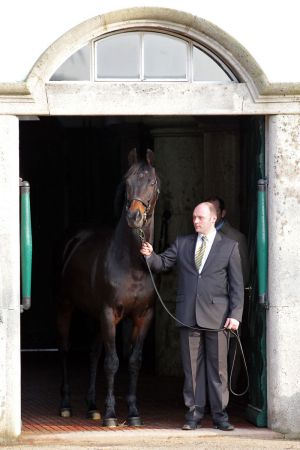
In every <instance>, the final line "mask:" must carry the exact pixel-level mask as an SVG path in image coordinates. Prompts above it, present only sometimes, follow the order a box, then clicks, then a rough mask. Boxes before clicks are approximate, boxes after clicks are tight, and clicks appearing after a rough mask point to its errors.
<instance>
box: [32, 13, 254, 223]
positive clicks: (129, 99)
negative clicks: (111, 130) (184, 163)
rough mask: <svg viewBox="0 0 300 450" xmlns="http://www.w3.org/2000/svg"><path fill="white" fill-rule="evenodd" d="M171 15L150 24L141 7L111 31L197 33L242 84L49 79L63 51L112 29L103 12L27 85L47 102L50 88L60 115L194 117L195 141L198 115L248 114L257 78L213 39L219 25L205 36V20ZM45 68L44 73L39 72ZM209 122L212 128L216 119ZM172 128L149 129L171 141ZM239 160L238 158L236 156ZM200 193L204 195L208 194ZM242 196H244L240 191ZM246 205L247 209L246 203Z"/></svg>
mask: <svg viewBox="0 0 300 450" xmlns="http://www.w3.org/2000/svg"><path fill="white" fill-rule="evenodd" d="M122 14H123V13H120V17H122ZM149 14H150V11H149ZM152 14H153V13H152ZM150 15H151V14H150ZM146 16H147V14H146ZM127 18H128V16H127ZM167 18H168V19H170V16H169V15H167V13H166V11H165V10H159V11H156V12H155V13H154V14H153V15H152V19H151V25H150V26H149V22H148V21H149V20H150V19H149V16H147V17H145V15H143V12H142V11H140V10H139V11H136V10H134V11H133V19H132V20H131V21H130V22H127V20H126V21H124V22H121V23H120V22H118V23H115V22H114V21H112V23H111V24H110V25H111V30H110V31H113V30H128V29H129V28H130V29H134V30H136V29H137V28H139V29H140V28H143V29H145V28H147V27H148V29H149V30H153V29H156V30H161V29H163V31H164V32H165V31H166V30H167V31H168V32H169V33H172V34H176V36H178V35H179V34H181V35H182V36H185V37H188V38H189V39H191V37H192V38H193V42H201V44H202V45H204V44H205V45H206V46H207V48H208V50H209V51H211V52H212V53H213V54H214V55H218V56H220V58H222V59H221V60H222V61H225V62H226V63H227V64H228V67H229V68H230V69H231V68H232V70H233V71H234V73H236V74H237V77H238V79H239V80H240V83H236V82H233V83H230V84H228V83H222V82H218V83H211V82H208V83H206V82H204V83H201V84H200V83H198V84H196V83H195V84H194V83H189V84H188V83H187V82H186V81H190V80H185V81H182V80H181V81H179V82H177V83H174V82H172V81H169V82H167V83H166V82H161V80H160V82H158V83H155V84H154V82H153V81H149V80H147V81H146V83H138V82H134V83H131V84H130V90H129V91H128V85H126V84H124V82H116V81H108V82H104V81H103V80H102V82H101V80H100V82H98V83H96V82H95V81H94V80H93V81H92V82H90V81H89V82H88V83H85V82H80V83H79V84H78V83H72V82H70V80H69V81H68V82H51V81H48V80H49V78H50V76H51V75H52V74H53V72H54V69H56V68H57V65H58V64H57V62H58V61H59V60H60V62H61V63H63V62H64V60H65V59H66V58H65V57H63V55H65V56H70V53H72V51H71V50H70V48H72V45H74V49H76V50H78V49H79V48H81V47H82V45H81V44H82V43H83V42H84V43H85V44H86V42H87V41H89V40H90V38H91V37H92V39H95V38H96V37H97V36H102V35H104V33H107V23H106V20H105V27H104V26H103V24H102V21H103V20H104V18H103V17H101V18H99V20H96V19H94V20H92V21H90V25H91V27H90V29H88V28H89V27H88V24H87V23H86V24H84V25H83V26H79V27H78V29H77V32H78V39H77V40H76V39H75V40H73V43H74V44H72V45H70V46H69V47H68V51H67V53H68V54H66V50H65V48H66V47H63V44H64V42H65V40H67V39H69V37H70V35H71V34H70V35H69V33H67V35H68V36H67V35H65V36H64V37H63V38H62V39H61V40H59V41H57V43H56V45H54V46H53V47H52V48H51V50H49V51H47V52H46V53H45V54H44V55H43V57H42V58H41V60H40V61H39V64H37V65H36V66H35V67H34V69H33V70H32V72H31V74H30V75H29V77H28V86H29V88H32V92H34V93H35V94H36V97H37V98H39V100H40V103H41V106H43V101H44V94H45V93H46V97H47V99H48V103H47V109H48V111H49V113H50V115H51V116H55V117H62V116H66V115H67V116H69V115H72V116H74V115H75V116H80V117H89V118H90V117H91V115H92V116H93V117H94V116H100V115H101V117H106V118H107V117H108V118H111V117H113V118H115V117H116V116H120V115H121V116H122V118H123V117H131V116H132V115H133V114H136V115H137V117H146V118H148V117H149V116H154V119H156V120H157V121H161V122H160V123H162V121H163V120H165V119H166V118H167V115H168V114H172V115H173V116H177V117H178V119H179V121H182V120H183V118H184V119H185V118H187V119H188V120H189V119H192V120H193V121H194V118H196V120H195V121H194V125H193V127H192V128H193V129H192V135H193V141H194V140H195V139H194V137H195V136H196V141H197V139H198V140H199V136H197V135H199V134H201V133H199V131H198V130H197V132H196V131H195V128H197V127H198V126H199V125H200V128H201V126H202V125H203V122H205V120H203V121H202V122H201V120H200V121H199V120H197V119H199V117H202V116H203V115H205V116H208V115H209V116H210V115H216V114H226V115H233V114H234V115H236V114H238V115H241V114H243V115H244V114H245V109H244V108H245V105H248V106H249V105H252V96H253V95H254V94H255V88H254V83H253V81H252V79H251V76H250V75H249V74H248V73H247V71H246V70H245V67H243V66H242V64H241V62H240V61H238V59H235V58H234V57H232V55H231V56H229V52H228V49H227V48H226V45H224V46H223V45H221V44H220V43H219V42H218V41H217V40H214V39H212V36H211V34H214V35H215V37H216V36H217V35H218V33H219V30H214V32H213V33H211V32H210V33H209V34H208V35H205V34H204V31H205V24H204V23H202V22H201V21H198V23H193V25H194V26H193V27H191V28H190V29H189V30H188V31H185V32H184V31H183V28H182V27H183V24H184V23H185V21H187V22H189V21H191V17H188V15H183V16H182V18H181V19H180V21H179V20H178V16H177V14H176V12H174V18H176V20H178V22H172V21H171V23H170V22H169V21H167V20H166V19H167ZM106 19H108V21H109V19H110V16H109V15H108V16H107V18H106ZM111 19H112V18H111ZM196 22H197V21H196ZM185 25H186V24H185ZM87 29H88V31H87ZM74 34H75V35H76V30H75V33H74V30H73V31H72V37H74ZM223 38H227V40H226V39H224V42H225V43H226V44H227V45H228V43H229V41H230V39H229V38H228V37H226V36H223ZM231 47H232V45H231ZM56 50H58V51H56ZM51 55H52V58H51V57H50V59H49V56H51ZM46 61H47V63H46ZM43 71H44V72H43ZM41 73H42V77H40V75H41ZM257 78H259V77H257ZM41 80H42V83H41ZM174 98H176V99H180V101H176V102H174ZM246 110H247V107H246ZM162 117H163V118H162ZM224 122H225V121H222V119H220V121H219V126H220V127H221V128H222V127H224ZM137 123H138V122H137ZM206 126H207V127H208V129H209V127H211V124H210V125H206ZM168 127H169V124H168V123H167V122H165V123H164V126H161V127H160V131H159V132H157V127H154V126H152V128H151V130H150V132H152V134H153V138H154V139H157V140H158V141H159V140H161V139H162V137H161V131H162V130H161V129H163V133H162V134H163V135H164V139H166V137H167V138H168V140H169V142H170V137H171V136H172V134H174V125H173V124H172V126H171V128H172V127H173V131H172V132H171V135H170V131H168V130H167V128H168ZM225 128H226V127H225ZM233 128H234V126H233ZM177 129H178V126H177ZM206 131H207V129H206ZM219 131H220V130H219ZM164 133H165V134H164ZM177 133H178V131H177ZM181 133H182V136H183V137H186V135H189V132H187V133H186V130H185V131H184V130H181ZM175 134H176V131H175ZM190 137H191V136H189V138H190ZM189 142H190V141H189ZM238 148H239V149H240V148H241V147H240V146H239V147H238ZM234 159H235V158H234V157H233V158H232V160H234ZM235 163H236V165H235V169H234V170H235V172H236V173H237V172H238V165H237V161H235ZM232 193H233V191H231V194H228V199H232V198H233V197H232ZM196 195H198V196H199V195H203V193H198V194H196ZM238 196H240V192H239V195H238ZM232 204H233V205H236V204H237V201H236V199H235V200H233V201H232ZM238 204H240V202H238ZM243 207H244V208H245V206H244V205H243ZM238 216H241V214H240V212H239V213H238V214H237V215H236V220H237V224H238V222H239V221H240V217H238Z"/></svg>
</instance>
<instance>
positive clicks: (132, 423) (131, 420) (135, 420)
mask: <svg viewBox="0 0 300 450" xmlns="http://www.w3.org/2000/svg"><path fill="white" fill-rule="evenodd" d="M127 424H128V426H129V427H140V426H141V425H143V423H142V420H141V418H140V417H138V416H137V417H128V419H127Z"/></svg>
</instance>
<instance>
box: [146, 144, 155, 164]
mask: <svg viewBox="0 0 300 450" xmlns="http://www.w3.org/2000/svg"><path fill="white" fill-rule="evenodd" d="M146 160H147V163H148V164H149V165H150V166H154V152H153V151H152V150H150V148H147V153H146Z"/></svg>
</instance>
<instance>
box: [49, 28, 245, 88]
mask: <svg viewBox="0 0 300 450" xmlns="http://www.w3.org/2000/svg"><path fill="white" fill-rule="evenodd" d="M126 80H128V81H205V82H222V83H224V82H237V81H238V80H237V78H236V77H235V75H234V74H233V72H232V71H231V70H230V69H229V67H227V66H226V65H225V64H224V63H223V62H222V61H221V60H220V59H219V58H218V57H217V56H216V55H214V54H213V53H211V52H210V51H209V50H207V49H205V48H203V47H201V46H200V45H198V44H196V43H194V42H192V41H190V40H186V39H183V38H181V37H180V38H179V37H177V36H174V35H170V34H165V33H158V32H154V31H129V32H124V33H118V34H111V35H109V36H105V37H103V38H100V39H95V40H93V41H91V42H90V43H89V44H87V45H86V46H85V47H83V48H81V49H80V50H78V51H77V52H76V53H74V54H73V55H72V56H70V57H69V58H68V59H67V60H66V61H65V62H64V63H63V64H62V65H61V66H60V67H59V68H58V69H57V70H56V72H55V73H54V74H53V75H52V77H51V79H50V81H93V82H97V81H126Z"/></svg>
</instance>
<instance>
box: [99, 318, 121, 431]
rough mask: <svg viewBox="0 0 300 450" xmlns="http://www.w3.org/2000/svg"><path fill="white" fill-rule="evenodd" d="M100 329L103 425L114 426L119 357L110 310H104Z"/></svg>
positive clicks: (115, 424)
mask: <svg viewBox="0 0 300 450" xmlns="http://www.w3.org/2000/svg"><path fill="white" fill-rule="evenodd" d="M102 329H103V342H104V346H105V358H104V372H105V375H106V381H107V394H106V399H105V412H104V418H103V425H104V426H109V427H114V426H117V424H118V422H117V416H116V412H115V403H116V400H115V395H114V383H115V375H116V373H117V371H118V368H119V358H118V355H117V350H116V323H115V317H114V314H113V312H112V311H106V313H105V319H104V320H103V324H102Z"/></svg>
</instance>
